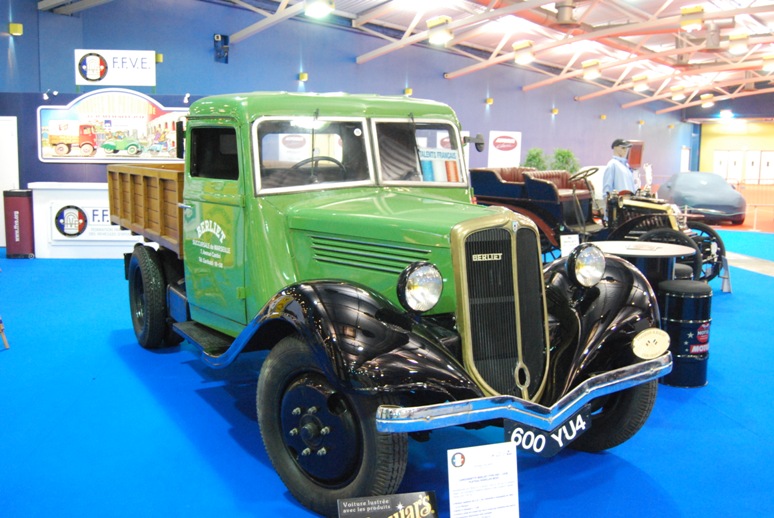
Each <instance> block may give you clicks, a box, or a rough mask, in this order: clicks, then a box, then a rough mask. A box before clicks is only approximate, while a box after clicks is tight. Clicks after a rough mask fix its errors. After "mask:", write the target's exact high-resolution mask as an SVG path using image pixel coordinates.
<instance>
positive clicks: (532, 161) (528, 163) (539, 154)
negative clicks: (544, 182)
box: [522, 147, 548, 171]
mask: <svg viewBox="0 0 774 518" xmlns="http://www.w3.org/2000/svg"><path fill="white" fill-rule="evenodd" d="M522 165H523V166H524V167H534V168H535V169H537V170H538V171H545V170H546V168H547V167H548V160H547V159H546V155H545V153H543V150H542V149H540V148H537V147H533V148H530V149H529V150H528V151H527V157H526V158H525V159H524V164H522Z"/></svg>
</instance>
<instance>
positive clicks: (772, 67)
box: [761, 54, 774, 72]
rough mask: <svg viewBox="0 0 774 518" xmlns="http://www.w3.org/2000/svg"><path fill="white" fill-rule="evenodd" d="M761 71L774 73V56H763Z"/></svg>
mask: <svg viewBox="0 0 774 518" xmlns="http://www.w3.org/2000/svg"><path fill="white" fill-rule="evenodd" d="M761 70H763V71H764V72H774V54H769V55H767V56H763V65H762V66H761Z"/></svg>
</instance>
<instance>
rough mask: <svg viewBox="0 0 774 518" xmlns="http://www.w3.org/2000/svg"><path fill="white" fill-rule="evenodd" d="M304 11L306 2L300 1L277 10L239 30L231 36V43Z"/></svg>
mask: <svg viewBox="0 0 774 518" xmlns="http://www.w3.org/2000/svg"><path fill="white" fill-rule="evenodd" d="M302 12H304V2H298V3H297V4H293V5H292V6H290V7H288V8H287V9H283V10H281V11H280V10H277V12H276V13H274V14H272V15H271V16H267V17H266V18H264V19H263V20H261V21H259V22H256V23H254V24H252V25H250V26H248V27H245V28H244V29H242V30H241V31H237V32H235V33H234V34H232V35H231V36H229V45H234V44H236V43H239V42H240V41H242V40H244V39H247V38H249V37H250V36H253V35H255V34H258V33H259V32H261V31H263V30H266V29H268V28H269V27H272V26H274V25H277V24H278V23H280V22H283V21H285V20H287V19H288V18H292V17H294V16H296V15H298V14H301V13H302Z"/></svg>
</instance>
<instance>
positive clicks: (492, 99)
mask: <svg viewBox="0 0 774 518" xmlns="http://www.w3.org/2000/svg"><path fill="white" fill-rule="evenodd" d="M486 104H487V105H488V106H491V105H493V104H494V98H492V97H487V98H486Z"/></svg>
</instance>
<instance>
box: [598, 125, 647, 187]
mask: <svg viewBox="0 0 774 518" xmlns="http://www.w3.org/2000/svg"><path fill="white" fill-rule="evenodd" d="M611 147H612V148H613V158H611V159H610V161H609V162H608V163H607V167H606V168H605V174H604V176H603V177H602V192H603V193H604V195H605V197H607V195H608V193H610V192H612V191H617V192H618V194H632V193H633V192H635V191H636V190H637V189H638V188H639V183H640V179H639V177H638V176H637V175H636V174H635V173H634V172H633V171H632V170H631V169H630V168H629V161H628V160H626V156H627V155H628V154H629V148H630V147H632V145H631V143H630V142H629V141H628V140H624V139H620V138H617V139H615V140H614V141H613V145H612V146H611Z"/></svg>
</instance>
